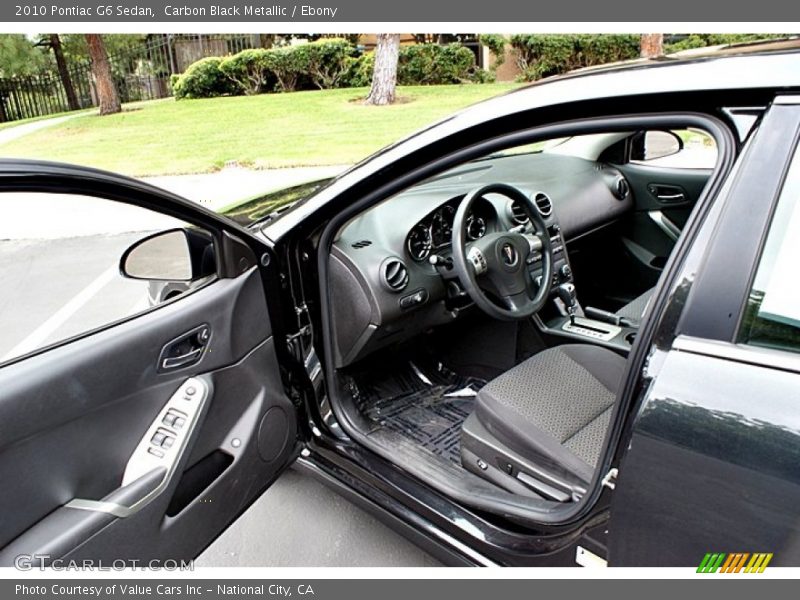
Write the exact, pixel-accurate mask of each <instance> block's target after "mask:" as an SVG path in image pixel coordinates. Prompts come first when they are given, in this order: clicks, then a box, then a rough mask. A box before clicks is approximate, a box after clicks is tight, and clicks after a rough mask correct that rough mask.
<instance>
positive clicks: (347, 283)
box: [0, 48, 800, 566]
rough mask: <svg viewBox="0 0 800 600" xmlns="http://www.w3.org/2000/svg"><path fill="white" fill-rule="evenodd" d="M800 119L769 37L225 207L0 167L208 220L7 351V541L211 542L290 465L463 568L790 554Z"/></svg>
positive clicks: (574, 89)
mask: <svg viewBox="0 0 800 600" xmlns="http://www.w3.org/2000/svg"><path fill="white" fill-rule="evenodd" d="M799 137H800V54H798V53H797V52H796V51H795V50H793V49H791V48H789V49H786V48H777V49H772V50H769V51H762V52H742V53H741V54H739V53H737V52H732V53H730V54H729V55H726V56H705V57H697V58H693V59H691V60H664V61H659V62H655V63H654V62H646V63H636V64H633V65H621V66H614V67H610V68H606V69H599V70H592V71H588V72H581V73H574V74H571V75H567V76H564V77H559V78H555V79H551V80H546V81H544V82H541V83H539V84H535V85H531V86H529V87H526V88H524V89H521V90H518V91H515V92H513V93H510V94H507V95H505V96H502V97H499V98H496V99H493V100H490V101H486V102H483V103H481V104H478V105H476V106H474V107H472V108H470V109H468V110H466V111H464V112H461V113H459V114H457V115H454V116H452V117H450V118H448V119H446V120H444V121H442V122H440V123H438V124H436V125H434V126H432V127H430V128H428V129H425V130H423V131H421V132H419V133H417V134H415V135H413V136H411V137H409V138H408V139H406V140H404V141H402V142H400V143H397V144H395V145H393V146H390V147H388V148H386V149H384V150H383V151H381V152H379V153H378V154H376V155H374V156H372V157H370V158H369V159H367V160H366V161H364V162H363V163H361V164H359V165H357V166H355V167H353V168H352V169H350V170H349V171H347V172H346V173H344V174H343V175H341V176H339V177H337V178H335V179H332V180H326V181H321V182H315V183H311V184H309V185H308V186H301V187H298V188H292V189H291V190H288V191H286V192H285V193H275V194H272V195H270V196H267V197H264V198H261V199H256V200H253V201H251V202H248V203H246V204H243V205H239V206H236V207H233V208H231V209H229V210H228V211H226V214H227V216H220V215H218V214H214V213H211V212H209V211H207V210H205V209H203V208H202V207H199V206H196V205H193V204H191V203H189V202H187V201H185V200H183V199H181V198H178V197H176V196H173V195H171V194H168V193H166V192H163V191H161V190H158V189H155V188H153V187H150V186H148V185H145V184H143V183H141V182H137V181H134V180H130V179H127V178H123V177H119V176H115V175H111V174H108V173H104V172H100V171H96V170H91V169H86V168H79V167H72V166H66V165H56V164H48V163H40V162H27V161H12V160H6V161H2V162H1V163H0V190H2V191H3V192H14V193H23V192H36V193H42V194H52V193H56V194H58V193H65V192H68V193H70V194H80V195H83V196H89V197H92V198H95V199H101V200H103V201H114V202H122V203H124V204H128V205H133V206H134V207H140V208H143V209H147V210H149V211H153V212H155V213H159V214H164V215H168V216H169V217H171V218H177V219H181V220H182V221H183V222H185V223H187V226H185V227H178V228H169V229H167V230H163V229H159V228H154V229H150V230H148V231H149V232H150V233H149V234H148V235H147V236H146V237H142V236H141V235H137V236H135V237H134V238H130V239H127V241H126V242H125V245H126V246H127V250H126V251H125V252H124V253H123V254H122V256H121V259H120V260H121V262H120V269H121V271H122V272H123V273H124V274H125V275H126V276H127V277H128V278H131V279H143V280H146V281H149V282H153V281H158V280H163V281H169V282H173V283H174V282H180V281H183V282H184V283H183V285H184V287H183V288H179V292H180V293H177V294H172V295H171V296H170V297H161V298H157V303H156V304H155V305H153V306H142V307H140V308H141V309H140V310H138V311H135V312H134V313H133V314H130V315H124V316H123V317H122V318H120V319H116V320H111V319H110V320H109V322H107V323H103V324H102V325H101V326H97V327H94V328H92V329H90V330H87V331H81V332H76V333H75V334H74V335H72V336H70V337H66V338H65V339H63V340H59V341H57V342H55V343H52V344H44V343H43V344H42V345H41V346H40V347H38V348H34V349H31V350H30V351H28V352H27V353H22V354H21V355H20V356H16V357H12V358H11V359H9V360H8V361H7V362H6V363H5V364H3V365H2V367H1V368H0V444H1V445H0V480H2V481H3V482H5V484H6V485H4V486H3V487H2V489H0V514H2V518H0V546H2V550H0V562H2V564H6V565H8V564H13V563H14V562H15V560H16V557H19V556H20V555H47V556H48V557H49V558H48V559H47V560H54V559H63V560H82V559H84V558H101V559H107V560H112V559H122V560H135V559H138V560H149V559H167V558H192V557H194V556H196V555H198V554H199V553H200V552H201V551H202V550H203V549H204V548H205V547H206V546H207V545H208V544H209V543H211V541H213V540H214V539H215V537H216V536H218V535H219V534H220V533H221V532H222V531H223V530H224V529H225V528H226V527H227V526H228V525H229V524H230V523H231V522H232V521H233V520H234V519H235V518H236V517H237V516H238V515H239V514H240V513H241V512H242V511H243V510H245V509H246V508H247V507H248V506H249V504H250V503H251V502H252V501H253V500H254V499H255V498H257V497H258V495H259V494H261V493H262V492H263V491H264V489H265V488H266V487H268V486H269V485H270V483H271V482H273V481H274V480H275V478H276V477H278V476H279V474H280V473H281V472H282V471H283V470H284V469H285V468H287V467H288V466H289V465H292V464H294V465H296V466H297V467H298V468H300V469H302V470H304V471H305V472H307V473H308V474H310V475H313V476H315V477H318V478H320V479H321V480H322V481H324V482H325V483H326V484H328V485H330V486H332V487H333V488H335V489H336V490H338V491H339V492H340V493H342V494H344V495H345V496H346V497H348V498H350V499H351V500H353V501H355V502H357V503H359V504H361V505H363V506H365V507H366V508H367V509H368V510H370V511H372V512H373V513H375V514H376V515H378V516H379V517H380V518H381V519H382V520H384V521H385V522H386V523H388V524H390V525H391V526H392V527H394V528H396V529H398V530H399V531H400V532H402V533H403V534H404V535H406V536H407V537H409V538H410V539H412V540H413V541H415V542H417V543H418V544H420V545H421V546H422V547H424V548H425V549H427V550H428V551H429V552H431V553H432V554H434V555H435V556H437V557H439V558H440V559H441V560H443V561H444V562H446V563H448V564H471V565H490V564H502V565H534V566H535V565H573V566H574V565H575V564H576V563H577V564H584V565H588V564H604V563H606V562H607V564H609V565H612V566H616V565H628V566H636V565H672V566H697V565H699V564H700V563H701V561H703V559H704V556H706V555H707V554H708V553H743V554H744V553H747V554H758V555H766V554H771V555H772V557H771V559H770V560H771V562H770V563H769V564H771V565H798V564H800V537H798V523H800V521H799V520H798V512H797V506H798V504H800V469H798V464H800V462H799V461H798V459H800V408H798V397H799V396H800V375H799V373H800V356H799V355H798V351H800V287H799V286H798V284H797V267H796V264H797V259H798V257H800V245H798V242H797V240H798V239H800V203H798V196H800V155H799V154H798V148H797V143H798V138H799ZM131 242H133V243H132V245H131ZM55 246H56V243H55V242H54V243H53V245H52V246H51V247H55ZM171 289H172V288H171ZM175 289H178V288H175ZM151 295H152V294H151ZM274 518H276V519H280V518H281V515H280V514H275V515H274ZM313 518H314V515H309V519H313Z"/></svg>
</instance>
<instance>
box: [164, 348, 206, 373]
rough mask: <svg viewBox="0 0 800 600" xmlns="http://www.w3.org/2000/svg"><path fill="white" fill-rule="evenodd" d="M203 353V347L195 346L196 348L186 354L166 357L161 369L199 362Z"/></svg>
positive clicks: (176, 367) (177, 367)
mask: <svg viewBox="0 0 800 600" xmlns="http://www.w3.org/2000/svg"><path fill="white" fill-rule="evenodd" d="M202 353H203V348H202V347H201V348H195V349H194V350H190V351H189V352H187V353H185V354H181V355H179V356H170V357H167V358H165V359H164V360H163V361H162V362H161V369H162V370H165V369H179V368H181V367H187V366H189V365H191V364H192V363H195V362H197V360H198V359H199V358H200V355H201V354H202Z"/></svg>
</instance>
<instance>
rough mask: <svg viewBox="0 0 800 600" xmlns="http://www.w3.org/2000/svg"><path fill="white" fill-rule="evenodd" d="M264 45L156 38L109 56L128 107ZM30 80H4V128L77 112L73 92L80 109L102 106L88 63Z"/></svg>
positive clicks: (246, 40) (237, 39)
mask: <svg viewBox="0 0 800 600" xmlns="http://www.w3.org/2000/svg"><path fill="white" fill-rule="evenodd" d="M262 44H263V40H262V39H261V37H260V36H259V35H249V34H247V35H244V34H242V35H238V34H233V35H213V34H212V35H205V34H186V35H173V34H154V35H148V36H147V38H146V39H145V40H144V41H142V40H132V42H131V44H130V45H129V46H127V47H125V48H122V49H118V50H117V51H116V52H115V53H113V54H110V55H109V62H110V63H111V69H112V72H113V74H114V83H115V85H116V87H117V91H118V93H119V96H120V100H121V101H122V102H135V101H139V100H155V99H158V98H166V97H167V96H170V95H171V94H172V89H171V86H170V77H171V76H172V75H173V74H177V73H182V72H183V71H184V70H185V69H186V67H188V66H189V65H190V64H192V63H193V62H195V61H197V60H199V59H200V58H204V57H207V56H226V55H229V54H236V53H237V52H240V51H242V50H245V49H248V48H256V47H259V46H261V45H262ZM66 78H68V80H69V83H68V82H67V81H65V76H64V74H62V73H59V72H58V70H56V69H55V68H53V69H52V70H48V71H44V72H42V73H38V74H36V75H30V76H26V77H13V78H0V123H2V122H7V121H16V120H19V119H27V118H31V117H40V116H45V115H51V114H56V113H60V112H66V111H69V110H71V107H70V103H69V99H68V96H67V91H66V90H67V86H68V85H70V84H71V86H72V88H73V89H74V90H75V96H76V100H77V105H78V108H89V107H92V106H96V105H97V96H96V93H95V89H94V83H93V80H92V72H91V67H90V65H89V62H88V61H82V62H78V63H75V62H74V61H73V64H71V65H70V66H69V68H68V69H67V73H66Z"/></svg>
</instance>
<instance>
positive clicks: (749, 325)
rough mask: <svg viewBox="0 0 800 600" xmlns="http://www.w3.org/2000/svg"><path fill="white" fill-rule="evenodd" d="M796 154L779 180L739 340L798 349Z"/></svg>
mask: <svg viewBox="0 0 800 600" xmlns="http://www.w3.org/2000/svg"><path fill="white" fill-rule="evenodd" d="M798 200H800V153H798V154H797V155H795V158H794V161H793V163H792V166H791V168H790V169H789V173H788V175H787V177H786V181H785V182H784V184H783V190H782V191H781V195H780V198H779V199H778V205H777V207H776V209H775V214H774V215H773V217H772V223H771V225H770V229H769V233H768V234H767V239H766V242H765V244H764V249H763V251H762V254H761V260H760V261H759V265H758V270H757V271H756V276H755V279H754V280H753V288H752V290H751V291H750V297H749V298H748V302H747V307H746V309H745V314H744V316H743V319H742V326H741V329H740V331H739V340H738V341H739V342H742V343H745V344H750V345H754V346H766V347H769V348H777V349H780V350H789V351H791V352H800V277H798V263H800V202H799V201H798Z"/></svg>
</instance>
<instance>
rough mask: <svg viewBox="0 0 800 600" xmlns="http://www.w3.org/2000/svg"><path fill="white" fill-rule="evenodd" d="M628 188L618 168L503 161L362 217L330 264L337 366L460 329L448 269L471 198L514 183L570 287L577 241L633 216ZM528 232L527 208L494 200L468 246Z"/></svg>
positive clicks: (417, 190) (349, 227)
mask: <svg viewBox="0 0 800 600" xmlns="http://www.w3.org/2000/svg"><path fill="white" fill-rule="evenodd" d="M621 179H622V175H621V173H620V172H619V171H618V170H616V169H614V168H613V167H610V166H608V165H605V164H602V163H597V162H595V161H589V160H585V159H582V158H576V157H572V156H565V155H557V154H536V153H534V154H512V155H505V156H503V155H501V156H494V157H489V158H487V159H482V160H479V161H474V162H471V163H466V164H464V165H461V166H459V167H457V168H455V169H453V170H451V171H448V172H446V173H444V174H443V175H440V176H438V177H435V178H433V179H430V180H427V181H425V182H423V183H421V184H418V185H416V186H413V187H411V188H409V189H407V190H405V191H403V192H401V193H399V194H397V195H395V196H392V197H390V198H388V199H386V200H384V201H383V202H381V203H379V204H377V205H375V206H373V207H371V208H369V209H367V210H366V211H364V212H362V213H360V214H359V215H357V216H356V217H354V218H353V219H351V220H350V221H349V222H348V223H346V224H345V225H344V226H343V227H342V228H341V229H340V231H339V232H338V234H337V236H336V238H335V240H334V244H333V247H332V251H331V255H330V258H329V275H330V277H329V281H330V299H331V308H332V310H333V316H334V318H333V320H332V324H333V328H334V334H335V343H334V354H335V356H334V362H335V364H336V366H337V367H341V366H346V365H348V364H352V363H353V362H355V361H357V360H359V359H360V358H363V357H364V356H366V355H368V354H370V353H371V352H373V351H375V350H377V349H379V348H381V347H383V346H385V345H388V344H390V343H397V342H400V341H404V340H407V339H411V338H413V337H414V336H416V335H418V334H419V333H420V332H422V331H424V330H426V329H429V328H431V327H435V326H437V325H441V324H444V323H448V322H452V321H453V320H455V319H457V318H458V316H459V315H460V314H461V313H462V312H463V311H464V310H467V309H469V308H470V306H471V304H472V303H471V300H470V299H469V297H468V296H466V294H465V293H464V291H463V289H462V288H461V286H460V284H459V281H458V279H457V277H456V276H455V274H454V273H453V272H452V269H447V268H446V267H443V266H442V265H446V264H447V262H448V260H449V259H450V258H451V256H452V250H451V244H452V241H451V240H452V234H453V221H454V218H455V214H456V211H457V209H458V206H459V204H460V202H461V201H462V200H463V198H464V197H465V196H466V194H467V193H469V192H470V191H471V190H473V189H475V188H476V187H479V186H483V185H487V184H489V183H506V184H509V185H512V186H514V187H516V188H518V189H520V190H522V191H523V192H525V193H526V194H528V195H529V196H530V197H531V198H532V199H533V200H534V203H535V204H536V206H537V209H538V210H539V213H540V214H541V216H542V217H543V219H544V221H545V225H546V226H547V228H548V231H549V233H550V237H551V242H552V245H553V248H554V278H556V281H555V283H557V282H558V281H563V280H567V279H569V278H570V277H571V273H570V271H571V269H570V268H569V258H568V256H567V246H568V243H569V240H570V239H573V238H575V237H578V236H580V235H582V234H583V233H586V232H589V231H591V230H593V229H596V228H598V227H601V226H603V225H605V224H609V223H611V222H614V221H615V220H617V219H618V218H619V217H620V216H621V215H622V214H624V213H626V212H628V211H630V210H632V208H633V198H632V197H631V194H630V191H629V190H630V186H625V185H622V186H621V185H619V182H620V180H621ZM620 190H625V193H624V194H621V193H620ZM520 227H521V228H523V229H528V230H529V229H530V227H531V226H530V223H529V222H528V218H527V215H525V214H524V211H523V210H521V207H519V206H516V205H515V203H513V202H512V201H511V200H510V199H509V198H507V197H505V196H504V195H502V194H497V193H491V194H486V195H485V196H483V197H482V198H479V199H477V200H476V201H475V203H474V204H473V207H472V209H471V212H470V214H469V215H467V220H466V223H465V236H466V238H467V241H468V242H469V241H470V240H476V239H479V238H481V237H483V236H484V235H486V234H487V233H489V232H499V231H508V230H510V229H512V228H517V229H519V228H520ZM565 265H566V269H565V268H564V267H565ZM531 273H532V276H533V277H534V278H535V275H536V274H535V273H534V272H533V271H532V272H531Z"/></svg>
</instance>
